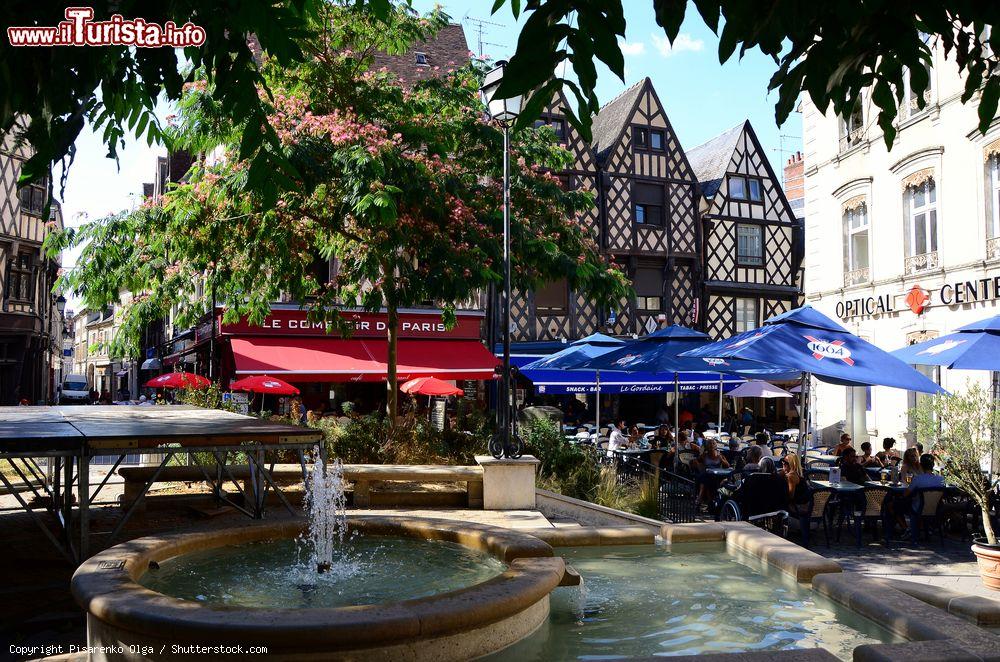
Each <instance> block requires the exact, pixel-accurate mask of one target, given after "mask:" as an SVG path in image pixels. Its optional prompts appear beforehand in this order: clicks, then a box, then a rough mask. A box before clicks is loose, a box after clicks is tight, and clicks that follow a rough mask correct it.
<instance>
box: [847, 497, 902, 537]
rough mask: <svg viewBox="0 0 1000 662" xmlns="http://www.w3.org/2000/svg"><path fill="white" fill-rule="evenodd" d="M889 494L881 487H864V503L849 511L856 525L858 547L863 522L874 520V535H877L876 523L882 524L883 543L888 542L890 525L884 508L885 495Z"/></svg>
mask: <svg viewBox="0 0 1000 662" xmlns="http://www.w3.org/2000/svg"><path fill="white" fill-rule="evenodd" d="M888 495H889V490H887V489H884V488H881V487H866V488H865V491H864V497H865V500H864V503H862V504H858V505H861V506H862V507H861V508H857V509H854V512H852V513H851V517H852V518H853V519H854V522H853V524H854V526H855V527H856V535H857V543H858V547H861V532H862V530H863V528H864V524H865V522H875V527H876V528H875V535H876V536H877V535H878V523H881V524H882V535H883V536H884V538H885V544H886V545H887V546H888V544H889V531H890V530H891V528H892V527H891V526H890V523H889V514H888V512H887V510H886V497H887V496H888Z"/></svg>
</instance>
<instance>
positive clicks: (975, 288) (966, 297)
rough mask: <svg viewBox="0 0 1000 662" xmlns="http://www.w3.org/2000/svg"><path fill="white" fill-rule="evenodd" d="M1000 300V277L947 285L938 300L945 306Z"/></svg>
mask: <svg viewBox="0 0 1000 662" xmlns="http://www.w3.org/2000/svg"><path fill="white" fill-rule="evenodd" d="M998 298H1000V276H994V277H993V278H980V279H978V280H965V281H958V282H955V283H945V284H944V285H942V286H941V290H940V292H939V293H938V299H939V301H941V303H942V304H944V305H945V306H958V305H961V304H965V303H980V302H983V301H992V300H994V299H998Z"/></svg>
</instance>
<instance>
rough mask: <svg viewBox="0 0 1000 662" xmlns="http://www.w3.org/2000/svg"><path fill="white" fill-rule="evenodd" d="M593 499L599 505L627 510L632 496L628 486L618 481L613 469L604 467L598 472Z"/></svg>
mask: <svg viewBox="0 0 1000 662" xmlns="http://www.w3.org/2000/svg"><path fill="white" fill-rule="evenodd" d="M593 501H594V503H596V504H597V505H599V506H605V507H607V508H614V509H615V510H624V511H628V509H629V505H630V503H631V501H632V498H631V495H630V490H629V488H628V486H627V485H624V484H620V483H619V482H618V476H616V475H615V470H614V469H613V468H611V467H604V468H602V469H601V472H600V479H599V481H598V483H597V489H596V490H595V492H594V498H593Z"/></svg>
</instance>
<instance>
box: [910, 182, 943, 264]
mask: <svg viewBox="0 0 1000 662" xmlns="http://www.w3.org/2000/svg"><path fill="white" fill-rule="evenodd" d="M935 189H936V187H935V185H934V180H933V179H931V178H927V179H926V180H924V181H922V182H918V183H915V184H913V185H910V186H907V187H906V189H905V191H904V193H903V209H904V210H905V213H906V256H907V257H913V256H915V255H925V254H927V253H934V252H937V192H936V190H935Z"/></svg>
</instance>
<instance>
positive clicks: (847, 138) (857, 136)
mask: <svg viewBox="0 0 1000 662" xmlns="http://www.w3.org/2000/svg"><path fill="white" fill-rule="evenodd" d="M864 134H865V130H864V127H860V126H859V127H857V128H856V129H852V130H851V131H850V132H849V133H847V134H845V135H843V136H841V137H840V151H841V152H846V151H847V150H849V149H851V148H852V147H857V146H858V145H860V144H861V141H862V139H863V138H864Z"/></svg>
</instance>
